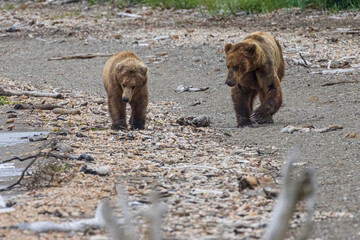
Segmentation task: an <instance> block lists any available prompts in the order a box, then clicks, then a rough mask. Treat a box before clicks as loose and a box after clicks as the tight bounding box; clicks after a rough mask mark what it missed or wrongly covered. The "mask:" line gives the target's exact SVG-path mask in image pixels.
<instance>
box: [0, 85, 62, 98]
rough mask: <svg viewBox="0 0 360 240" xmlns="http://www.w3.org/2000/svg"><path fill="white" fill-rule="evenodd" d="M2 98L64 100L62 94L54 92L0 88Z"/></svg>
mask: <svg viewBox="0 0 360 240" xmlns="http://www.w3.org/2000/svg"><path fill="white" fill-rule="evenodd" d="M0 96H31V97H52V98H63V96H62V95H61V94H60V93H57V92H54V93H49V92H37V91H21V90H5V89H3V88H2V87H0Z"/></svg>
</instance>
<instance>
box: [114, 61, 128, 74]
mask: <svg viewBox="0 0 360 240" xmlns="http://www.w3.org/2000/svg"><path fill="white" fill-rule="evenodd" d="M125 68H126V67H125V65H124V64H121V63H118V64H116V70H117V71H118V72H119V73H120V72H123V71H125V70H126V69H125Z"/></svg>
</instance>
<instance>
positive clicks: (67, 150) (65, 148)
mask: <svg viewBox="0 0 360 240" xmlns="http://www.w3.org/2000/svg"><path fill="white" fill-rule="evenodd" d="M56 149H57V150H58V151H59V152H63V153H71V152H73V151H74V149H73V148H72V147H70V146H69V145H68V144H65V143H58V144H57V145H56Z"/></svg>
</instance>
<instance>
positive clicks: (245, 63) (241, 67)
mask: <svg viewBox="0 0 360 240" xmlns="http://www.w3.org/2000/svg"><path fill="white" fill-rule="evenodd" d="M259 50H260V47H258V46H257V45H256V44H254V43H248V42H240V43H237V44H235V45H232V44H231V43H226V44H225V54H226V66H227V68H228V74H227V78H226V82H225V83H226V84H227V85H228V86H230V87H233V86H235V85H236V84H237V83H238V81H239V80H240V79H241V78H242V77H243V76H244V75H245V74H246V73H248V72H251V71H254V70H256V68H257V65H258V61H259V53H258V51H259Z"/></svg>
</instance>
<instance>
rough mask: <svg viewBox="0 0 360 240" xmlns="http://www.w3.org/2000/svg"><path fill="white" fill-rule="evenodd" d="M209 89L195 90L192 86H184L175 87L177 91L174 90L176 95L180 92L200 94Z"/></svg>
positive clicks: (200, 88)
mask: <svg viewBox="0 0 360 240" xmlns="http://www.w3.org/2000/svg"><path fill="white" fill-rule="evenodd" d="M208 89H209V87H199V88H195V87H192V86H184V85H180V86H178V87H177V89H175V92H176V93H182V92H201V91H206V90H208Z"/></svg>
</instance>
